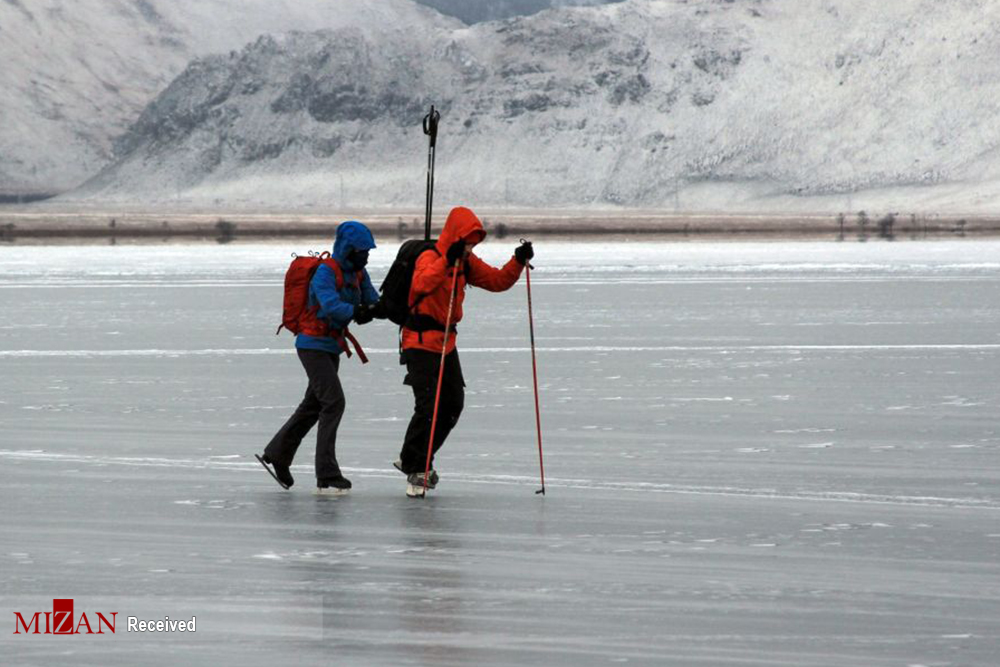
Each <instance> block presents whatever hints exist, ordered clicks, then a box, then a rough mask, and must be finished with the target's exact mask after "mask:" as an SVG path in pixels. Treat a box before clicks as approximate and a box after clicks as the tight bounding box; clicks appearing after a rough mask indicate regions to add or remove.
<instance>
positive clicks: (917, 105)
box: [74, 0, 1000, 211]
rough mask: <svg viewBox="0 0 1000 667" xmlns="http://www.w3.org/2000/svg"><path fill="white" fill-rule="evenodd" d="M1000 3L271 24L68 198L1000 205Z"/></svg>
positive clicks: (746, 5)
mask: <svg viewBox="0 0 1000 667" xmlns="http://www.w3.org/2000/svg"><path fill="white" fill-rule="evenodd" d="M997 52H1000V4H998V3H995V2H992V1H990V0H960V1H956V2H949V3H940V2H936V1H934V0H900V1H899V2H891V3H870V2H868V1H867V0H839V1H833V0H690V1H685V0H628V1H627V2H624V3H621V4H612V5H606V6H602V7H596V8H563V9H555V10H549V11H545V12H542V13H540V14H536V15H533V16H529V17H522V18H517V19H511V20H506V21H500V22H489V23H482V24H477V25H475V26H472V27H459V28H448V27H441V26H440V25H437V24H435V25H425V24H411V25H409V26H407V27H406V29H400V30H397V31H394V32H389V33H366V32H363V31H360V30H357V29H352V28H346V29H342V30H335V31H320V32H312V33H293V34H288V35H285V36H278V37H265V38H261V39H259V40H257V41H255V42H254V43H252V44H250V45H249V46H247V47H246V48H244V49H242V50H241V51H240V52H239V53H235V54H227V55H221V56H213V57H209V58H205V59H202V60H199V61H197V62H195V63H193V64H192V65H190V66H189V67H188V68H187V70H185V71H184V73H183V74H182V75H181V76H180V77H179V78H177V79H176V80H175V81H174V82H173V83H172V84H171V85H170V86H169V87H168V88H167V89H166V90H165V91H164V92H163V93H162V94H161V95H160V96H159V97H158V98H157V99H156V100H155V101H154V102H153V103H152V104H151V105H150V106H149V107H148V108H147V109H146V110H145V112H144V113H143V114H142V117H141V118H140V119H139V121H138V122H137V123H136V124H135V125H134V126H133V127H132V128H131V130H130V131H129V132H128V133H127V134H126V135H125V136H124V137H123V138H122V139H121V141H120V142H119V144H118V160H117V162H116V163H115V164H114V165H113V166H112V167H111V168H109V169H107V170H106V171H104V172H103V173H102V174H101V175H100V176H99V177H97V178H95V179H94V180H92V181H91V182H90V183H88V184H87V185H86V186H85V187H84V188H83V189H81V190H80V191H79V192H78V193H76V194H75V195H74V196H75V197H78V198H84V199H88V198H89V199H98V200H102V201H117V202H156V201H159V202H173V203H181V204H184V203H187V204H194V205H202V204H223V205H233V206H250V207H252V206H258V205H283V206H303V207H308V206H326V205H335V204H340V205H343V204H347V205H361V204H364V205H366V206H367V205H417V206H419V204H420V202H421V201H422V198H423V194H424V188H423V177H424V166H425V159H426V141H425V138H424V137H423V135H422V133H421V131H420V118H421V116H422V115H423V113H424V111H425V110H426V107H427V106H428V105H429V104H430V103H431V102H433V103H436V104H437V105H438V106H439V107H440V108H441V109H442V115H443V118H442V130H441V132H442V135H441V140H440V143H439V147H438V151H439V152H438V163H437V164H438V174H437V183H438V188H439V190H438V193H439V194H438V201H441V202H458V201H462V202H469V203H474V204H476V205H496V206H503V205H511V206H531V207H539V206H544V207H550V206H616V205H625V206H632V207H646V208H671V209H679V210H730V211H753V210H789V209H792V210H816V211H825V210H831V211H837V210H857V209H858V208H861V207H864V206H870V207H890V208H895V209H899V210H908V211H909V210H936V211H953V210H960V211H991V210H992V211H995V210H997V208H998V201H1000V185H998V184H1000V153H998V145H1000V122H998V121H997V118H998V111H1000V108H998V107H1000V61H998V60H997V59H996V58H995V54H996V53H997Z"/></svg>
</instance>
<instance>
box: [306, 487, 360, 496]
mask: <svg viewBox="0 0 1000 667" xmlns="http://www.w3.org/2000/svg"><path fill="white" fill-rule="evenodd" d="M350 493H351V490H350V489H335V488H333V487H329V488H326V489H321V488H319V487H316V488H315V489H313V495H314V496H316V497H317V498H339V497H340V496H346V495H349V494H350Z"/></svg>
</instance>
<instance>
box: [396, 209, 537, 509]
mask: <svg viewBox="0 0 1000 667" xmlns="http://www.w3.org/2000/svg"><path fill="white" fill-rule="evenodd" d="M485 238H486V230H485V229H483V223H482V222H480V221H479V218H477V217H476V214H475V213H473V212H472V211H471V210H469V209H468V208H465V207H462V206H459V207H456V208H454V209H452V210H451V212H450V213H449V214H448V219H447V221H446V222H445V225H444V229H443V230H442V231H441V236H440V237H439V238H438V240H437V244H436V245H435V247H434V248H433V250H428V251H426V252H424V253H423V254H421V255H420V256H419V257H418V258H417V262H416V265H415V267H414V270H413V282H412V284H411V286H410V297H409V306H410V316H409V317H408V319H407V320H406V323H405V324H404V325H403V332H402V359H401V361H402V362H403V363H405V364H406V378H405V379H404V380H403V384H406V385H409V386H410V387H411V388H412V389H413V398H414V409H413V417H412V418H411V419H410V425H409V427H408V428H407V429H406V436H405V437H404V439H403V447H402V450H401V451H400V454H399V460H397V461H396V463H395V466H396V468H397V469H399V470H400V471H401V472H403V473H404V474H405V475H406V476H407V482H408V484H409V487H408V489H407V493H409V494H410V495H423V492H424V491H425V490H426V489H433V488H434V487H435V486H436V485H437V481H438V475H437V472H435V471H434V470H433V459H434V453H436V452H437V451H438V450H439V449H440V448H441V445H442V444H444V441H445V439H446V438H447V437H448V434H449V433H451V430H452V429H453V428H454V427H455V424H457V423H458V418H459V416H460V415H461V414H462V407H463V405H464V403H465V380H464V378H463V377H462V366H461V364H460V363H459V359H458V350H457V349H456V337H457V329H456V328H455V325H456V324H457V323H458V322H460V321H461V320H462V314H463V313H462V302H463V300H464V299H465V287H466V285H472V286H474V287H481V288H483V289H485V290H489V291H491V292H503V291H505V290H508V289H510V288H511V287H513V286H514V283H516V282H517V279H518V278H519V277H520V276H521V271H522V270H523V268H524V265H525V263H527V262H528V260H530V259H531V258H532V257H534V250H533V249H532V247H531V243H530V242H527V241H526V242H524V243H522V244H521V245H520V246H518V247H517V249H515V250H514V256H513V257H511V258H510V260H509V261H508V262H507V263H506V264H504V265H503V267H502V268H499V269H497V268H495V267H492V266H490V265H489V264H487V263H486V262H484V261H483V260H481V259H480V258H479V257H477V256H476V255H475V254H474V253H473V252H472V249H473V248H474V247H475V246H476V244H478V243H481V242H482V241H483V239H485ZM456 262H457V263H458V272H459V274H458V282H457V286H456V293H455V297H454V303H453V306H452V312H451V322H452V324H451V331H449V332H448V337H447V345H446V347H445V331H444V327H445V321H446V320H447V318H448V303H449V300H450V298H451V294H450V292H451V288H452V284H453V281H454V277H455V265H456ZM442 347H444V349H445V358H444V374H443V376H442V378H441V398H440V404H439V406H438V414H437V424H436V426H435V429H434V447H433V452H432V454H431V464H432V469H431V473H430V475H429V476H428V478H427V479H426V480H425V479H424V472H425V470H426V468H427V445H428V441H429V440H430V432H431V420H432V419H433V414H434V399H435V393H436V391H437V382H438V371H439V368H440V365H441V351H442Z"/></svg>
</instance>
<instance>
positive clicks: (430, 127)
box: [424, 104, 441, 148]
mask: <svg viewBox="0 0 1000 667" xmlns="http://www.w3.org/2000/svg"><path fill="white" fill-rule="evenodd" d="M439 120H441V114H440V113H439V112H438V111H437V109H435V108H434V105H433V104H432V105H431V110H430V113H428V114H427V115H426V116H424V134H426V135H427V136H429V137H430V138H431V148H434V147H435V146H436V145H437V136H438V121H439Z"/></svg>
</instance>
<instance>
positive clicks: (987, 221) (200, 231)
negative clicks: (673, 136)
mask: <svg viewBox="0 0 1000 667" xmlns="http://www.w3.org/2000/svg"><path fill="white" fill-rule="evenodd" d="M481 218H482V219H483V222H484V225H485V226H486V228H487V230H488V231H489V233H490V236H491V237H492V238H494V239H497V238H505V237H521V236H531V237H537V236H549V237H561V238H585V237H589V236H592V237H609V236H612V237H631V236H642V237H659V238H662V240H681V239H718V240H734V239H735V240H777V239H801V240H806V239H817V240H820V239H827V240H830V239H833V240H859V239H860V240H865V239H879V238H881V239H887V240H891V239H900V240H903V239H918V238H962V237H974V238H986V237H1000V217H982V216H980V217H977V216H936V215H935V216H910V215H906V216H903V215H899V216H895V217H891V216H883V217H881V218H873V219H870V220H867V221H865V220H861V219H859V218H858V216H857V215H855V216H851V217H846V216H845V217H844V218H843V220H842V221H841V218H840V216H836V215H785V216H781V215H728V214H665V213H658V212H638V211H629V212H622V213H617V212H611V211H607V212H605V211H602V212H598V213H595V212H584V211H580V212H575V211H574V212H558V213H555V212H538V213H524V212H506V211H488V210H487V211H485V212H482V213H481ZM350 219H358V220H361V221H363V222H364V223H365V224H366V225H368V226H369V227H370V228H371V230H372V231H373V232H374V233H375V234H376V235H377V236H380V237H382V238H395V239H398V240H404V239H407V238H416V237H419V236H422V235H423V232H424V225H423V212H419V213H415V212H413V211H405V212H399V213H386V212H384V211H382V212H377V213H376V212H368V213H366V212H364V211H345V212H343V213H338V214H330V215H307V214H301V213H290V214H280V213H239V212H234V213H160V214H155V213H122V212H109V213H104V212H57V211H48V212H41V211H17V210H11V211H3V210H2V209H0V242H6V243H16V242H19V241H28V242H54V243H59V242H66V241H73V240H79V241H85V240H88V239H89V240H95V241H96V240H107V239H121V240H122V241H130V242H139V243H141V242H143V241H149V242H156V241H166V240H192V241H222V242H226V241H235V240H256V239H267V238H296V237H297V238H302V237H309V238H323V237H332V236H333V234H334V230H336V228H337V225H338V224H339V223H340V222H341V221H343V220H350ZM442 223H443V212H441V213H439V214H438V215H437V216H435V227H434V229H433V230H432V233H436V231H437V230H439V229H440V227H439V225H441V224H442Z"/></svg>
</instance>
